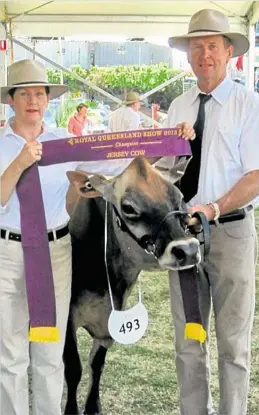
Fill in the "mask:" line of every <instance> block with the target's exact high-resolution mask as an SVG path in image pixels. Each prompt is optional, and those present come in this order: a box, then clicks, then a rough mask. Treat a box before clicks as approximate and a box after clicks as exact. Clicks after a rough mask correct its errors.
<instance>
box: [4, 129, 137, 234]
mask: <svg viewBox="0 0 259 415" xmlns="http://www.w3.org/2000/svg"><path fill="white" fill-rule="evenodd" d="M70 136H71V134H69V133H68V132H67V130H66V129H65V128H55V129H48V127H47V126H46V125H44V131H43V133H42V134H41V135H40V136H39V137H38V138H37V140H38V141H40V142H44V141H49V140H58V139H61V138H65V137H70ZM25 143H26V141H25V139H24V138H23V137H21V136H19V135H17V134H15V133H14V132H13V130H12V128H11V127H10V125H9V124H8V125H7V127H6V129H5V131H4V134H3V135H2V136H1V137H0V177H1V175H2V174H3V172H4V171H5V170H6V168H7V167H8V166H9V165H10V164H11V163H12V161H13V160H14V159H15V158H16V157H17V156H18V154H19V153H20V152H21V150H22V148H23V146H24V144H25ZM130 162H131V160H129V159H120V160H105V161H90V162H84V163H78V162H69V163H62V164H56V165H51V166H39V175H40V182H41V188H42V196H43V203H44V208H45V215H46V222H47V228H48V229H49V230H50V229H56V228H58V227H61V226H64V225H65V224H66V223H67V222H68V220H69V216H68V214H67V211H66V207H65V199H66V193H67V190H68V186H69V181H68V179H67V176H66V172H67V171H68V170H75V169H76V168H78V169H80V170H85V171H87V172H88V173H102V174H104V175H107V176H116V175H118V174H120V173H121V172H122V171H123V170H124V169H125V168H126V167H127V166H128V164H129V163H130ZM0 190H1V189H0ZM32 203H33V200H32ZM0 228H1V229H11V230H13V231H17V232H20V230H21V219H20V203H19V200H18V196H17V193H16V191H15V190H14V191H13V193H12V195H11V197H10V199H9V201H8V203H7V204H6V206H4V207H2V206H1V205H0Z"/></svg>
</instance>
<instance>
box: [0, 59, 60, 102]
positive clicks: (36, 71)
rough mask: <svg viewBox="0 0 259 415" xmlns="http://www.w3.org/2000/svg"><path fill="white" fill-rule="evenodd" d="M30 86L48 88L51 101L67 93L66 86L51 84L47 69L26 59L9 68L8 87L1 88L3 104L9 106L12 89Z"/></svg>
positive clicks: (36, 62)
mask: <svg viewBox="0 0 259 415" xmlns="http://www.w3.org/2000/svg"><path fill="white" fill-rule="evenodd" d="M28 86H48V87H49V96H50V99H54V98H58V97H60V95H62V94H64V93H65V92H66V91H67V86H66V85H60V84H50V83H49V81H48V76H47V73H46V71H45V68H44V66H43V65H42V64H41V63H40V62H39V61H36V60H30V59H24V60H21V61H17V62H15V63H13V64H12V65H10V66H9V68H8V71H7V86H3V87H1V103H2V104H8V100H7V98H8V92H9V91H10V89H13V88H21V87H28Z"/></svg>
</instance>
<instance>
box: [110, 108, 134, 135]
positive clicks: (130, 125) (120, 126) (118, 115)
mask: <svg viewBox="0 0 259 415" xmlns="http://www.w3.org/2000/svg"><path fill="white" fill-rule="evenodd" d="M139 124H140V114H139V112H137V111H134V110H133V109H132V108H131V107H128V106H123V107H121V108H119V109H117V110H116V111H114V112H113V113H112V115H111V118H110V120H109V127H108V129H109V131H111V132H116V131H129V130H137V129H138V128H139Z"/></svg>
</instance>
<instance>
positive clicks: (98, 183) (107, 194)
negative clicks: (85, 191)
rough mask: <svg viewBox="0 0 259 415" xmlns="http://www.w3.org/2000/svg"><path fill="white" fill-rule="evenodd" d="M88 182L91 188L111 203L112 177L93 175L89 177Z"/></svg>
mask: <svg viewBox="0 0 259 415" xmlns="http://www.w3.org/2000/svg"><path fill="white" fill-rule="evenodd" d="M89 181H90V183H91V185H92V186H93V188H94V189H95V190H97V191H98V192H99V195H100V196H102V197H103V198H104V199H105V200H106V201H107V202H111V201H112V198H113V181H114V179H113V178H112V177H110V178H109V177H104V176H101V175H100V174H93V175H92V176H90V177H89Z"/></svg>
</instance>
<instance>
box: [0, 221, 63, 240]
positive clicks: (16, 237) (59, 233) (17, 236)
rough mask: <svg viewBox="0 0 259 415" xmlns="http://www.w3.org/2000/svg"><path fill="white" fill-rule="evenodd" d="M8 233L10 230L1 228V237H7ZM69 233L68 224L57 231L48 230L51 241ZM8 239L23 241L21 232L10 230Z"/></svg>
mask: <svg viewBox="0 0 259 415" xmlns="http://www.w3.org/2000/svg"><path fill="white" fill-rule="evenodd" d="M7 233H8V231H7V230H6V229H1V230H0V237H1V238H2V239H6V234H7ZM68 233H69V230H68V226H67V225H66V226H64V228H61V229H57V230H56V231H55V230H54V231H51V232H48V240H49V242H52V241H55V240H56V239H60V238H63V237H64V236H66V235H67V234H68ZM8 239H9V240H10V241H17V242H21V240H22V236H21V234H20V233H14V232H9V235H8Z"/></svg>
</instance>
